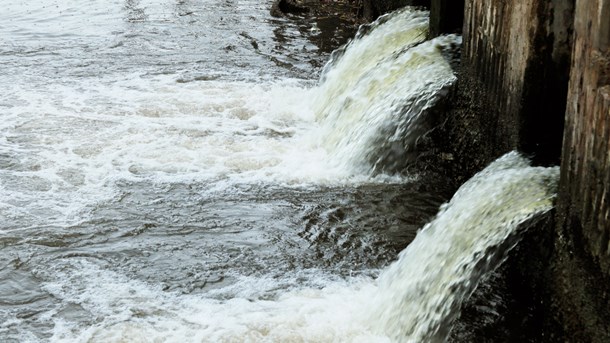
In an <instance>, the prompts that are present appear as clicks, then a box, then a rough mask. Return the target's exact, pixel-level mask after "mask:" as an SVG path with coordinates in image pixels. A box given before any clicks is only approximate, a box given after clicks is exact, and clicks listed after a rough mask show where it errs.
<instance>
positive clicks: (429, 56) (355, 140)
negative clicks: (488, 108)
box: [313, 8, 461, 174]
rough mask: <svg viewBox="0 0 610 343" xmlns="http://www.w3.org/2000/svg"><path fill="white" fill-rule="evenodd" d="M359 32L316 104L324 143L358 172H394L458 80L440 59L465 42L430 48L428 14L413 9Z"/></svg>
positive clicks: (439, 41)
mask: <svg viewBox="0 0 610 343" xmlns="http://www.w3.org/2000/svg"><path fill="white" fill-rule="evenodd" d="M361 31H362V32H359V34H358V36H357V37H359V39H356V40H354V41H352V42H350V44H348V45H347V46H346V47H345V51H342V50H340V51H339V52H337V53H335V55H336V56H334V57H333V58H332V59H331V61H330V62H329V64H328V65H327V67H326V69H325V70H324V72H323V76H322V80H323V81H322V83H321V85H320V87H319V89H318V96H317V97H316V98H315V101H314V103H313V107H314V111H315V113H316V116H317V118H318V120H319V121H320V122H321V123H322V130H321V131H320V132H319V135H320V137H319V139H320V141H321V143H320V144H321V145H322V146H324V147H325V148H326V149H327V150H328V151H330V154H331V156H332V158H333V159H335V160H336V161H337V163H338V164H340V165H343V166H349V167H350V168H355V169H356V170H357V171H358V173H364V174H366V173H370V172H371V171H374V172H380V171H382V172H397V171H400V170H401V168H403V167H404V166H405V164H406V163H408V162H409V158H408V157H407V156H408V155H407V154H408V153H409V151H410V150H412V149H413V145H414V144H415V143H416V141H417V139H418V138H420V137H421V136H422V135H423V134H424V133H425V131H426V130H427V129H428V127H427V126H426V122H425V119H426V118H425V114H426V111H427V110H428V109H429V108H431V106H433V105H434V104H435V103H436V102H437V101H438V99H439V98H440V97H442V96H443V95H444V93H445V91H446V90H447V88H448V87H449V86H450V85H451V84H453V82H454V81H455V79H456V77H455V75H454V72H453V70H452V69H451V66H450V64H449V61H448V60H447V59H446V58H445V56H444V55H443V52H444V51H448V50H451V49H454V48H455V47H456V46H459V44H460V43H461V37H459V36H455V35H448V36H441V37H437V38H434V39H432V40H430V41H425V38H426V36H427V34H428V12H425V11H414V10H412V9H409V8H407V9H403V10H401V11H398V12H395V13H393V14H390V15H387V16H384V17H381V18H380V19H379V20H378V21H377V22H376V23H373V24H372V26H371V27H367V28H366V31H364V30H361ZM344 168H345V167H344Z"/></svg>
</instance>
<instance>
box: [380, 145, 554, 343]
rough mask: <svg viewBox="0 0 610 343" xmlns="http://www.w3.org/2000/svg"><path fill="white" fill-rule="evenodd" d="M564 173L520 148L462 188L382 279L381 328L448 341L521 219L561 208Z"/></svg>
mask: <svg viewBox="0 0 610 343" xmlns="http://www.w3.org/2000/svg"><path fill="white" fill-rule="evenodd" d="M558 177H559V168H558V167H555V168H542V167H530V166H528V161H527V160H526V159H525V158H523V157H521V156H519V155H518V154H517V153H515V152H512V153H509V154H507V155H505V156H503V157H501V158H500V159H498V160H496V161H495V162H493V163H492V164H491V165H490V166H489V167H487V168H486V169H485V170H483V171H482V172H480V173H478V174H477V175H475V176H474V177H473V178H472V179H470V180H469V181H468V182H466V183H465V184H464V185H463V186H462V187H460V189H459V190H458V191H457V193H456V194H455V195H454V196H453V198H452V199H451V201H450V202H449V203H448V204H445V205H443V206H442V207H441V210H440V212H439V214H438V215H437V217H436V219H434V220H433V221H432V222H430V223H429V224H427V225H426V226H425V227H424V228H423V229H422V230H421V231H420V232H419V233H418V235H417V238H416V239H415V241H413V243H411V244H410V245H409V246H408V247H407V249H405V250H404V251H403V252H401V254H400V257H399V260H398V261H397V262H395V263H394V264H393V265H392V266H390V267H389V268H388V269H386V270H385V271H383V272H382V274H381V276H380V277H379V280H378V283H379V292H378V293H377V296H376V297H375V299H376V300H375V303H376V304H377V309H376V311H375V317H374V318H376V327H377V328H378V330H380V331H382V332H386V333H388V334H389V335H390V336H391V337H392V338H394V339H395V340H396V341H400V342H403V341H404V342H443V341H444V340H445V339H446V336H447V334H448V331H449V329H450V323H451V321H452V320H453V319H454V318H455V317H456V316H457V315H458V314H459V309H460V306H461V304H462V302H463V301H464V300H465V299H466V298H467V297H468V296H469V295H470V294H471V292H472V291H474V289H475V288H476V286H477V285H478V282H479V281H480V280H481V278H482V276H483V275H484V274H485V273H487V272H489V271H491V270H493V269H495V268H496V267H497V266H498V265H499V264H500V263H501V261H502V257H503V256H504V255H505V254H506V252H507V249H509V248H512V245H509V246H508V247H506V246H504V244H505V242H507V240H508V239H509V238H510V237H511V235H515V234H516V233H515V230H516V229H517V227H518V226H519V224H521V223H523V222H525V221H527V220H528V219H530V218H532V217H533V216H535V215H537V214H540V213H544V212H546V211H549V210H550V209H551V208H552V207H553V199H554V197H555V192H556V184H557V180H558ZM515 242H516V240H515Z"/></svg>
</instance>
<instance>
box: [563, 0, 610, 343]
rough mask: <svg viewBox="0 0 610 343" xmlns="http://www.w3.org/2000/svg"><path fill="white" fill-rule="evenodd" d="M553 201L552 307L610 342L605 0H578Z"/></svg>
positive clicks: (609, 32) (578, 336)
mask: <svg viewBox="0 0 610 343" xmlns="http://www.w3.org/2000/svg"><path fill="white" fill-rule="evenodd" d="M574 26H575V27H574V28H575V33H574V47H573V56H572V72H571V75H570V83H569V93H568V106H567V111H566V129H565V134H564V142H563V154H562V162H561V181H560V194H559V200H558V214H559V216H558V237H557V242H556V246H557V249H556V250H557V251H556V257H555V258H554V262H555V264H554V270H555V271H556V274H555V278H556V288H555V289H554V295H555V304H554V305H555V307H556V308H557V310H558V312H559V313H560V314H561V316H562V318H561V319H562V320H563V322H564V323H565V325H566V327H567V329H568V331H569V332H572V333H573V334H574V336H573V338H574V340H575V341H576V340H578V341H583V342H584V341H594V342H610V294H609V293H610V239H609V237H610V1H609V0H578V1H577V2H576V13H575V24H574Z"/></svg>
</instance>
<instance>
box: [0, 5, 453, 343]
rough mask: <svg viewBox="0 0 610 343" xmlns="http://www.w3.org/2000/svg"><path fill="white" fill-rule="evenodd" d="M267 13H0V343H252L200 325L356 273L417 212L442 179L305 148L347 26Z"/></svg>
mask: <svg viewBox="0 0 610 343" xmlns="http://www.w3.org/2000/svg"><path fill="white" fill-rule="evenodd" d="M270 5H271V1H248V0H246V1H236V0H225V1H212V0H204V1H189V0H185V1H136V0H133V1H132V0H126V1H114V0H105V1H101V0H97V1H91V2H87V3H86V4H85V3H82V2H77V1H44V0H36V1H28V2H8V3H4V4H3V7H4V9H3V10H2V11H1V14H0V65H2V71H3V72H2V73H0V85H1V86H2V88H3V95H2V97H1V98H0V116H1V117H2V121H1V123H0V132H1V135H0V280H2V282H1V283H0V341H3V342H38V341H83V342H88V341H100V342H121V341H126V342H136V341H142V342H148V341H153V340H154V339H158V340H159V341H222V339H221V338H218V337H225V336H226V332H225V331H231V332H234V335H235V337H240V338H238V339H237V338H235V339H237V340H238V341H239V340H244V341H248V339H251V340H254V341H257V340H259V339H257V337H256V336H247V332H249V331H247V330H246V331H244V332H246V333H244V332H242V331H240V329H239V328H237V329H236V328H232V327H230V328H223V329H222V330H220V329H215V326H214V324H213V323H214V322H213V321H211V322H210V320H212V319H214V318H215V317H218V320H219V321H221V322H227V321H230V320H229V319H234V318H241V317H240V316H246V315H248V313H250V311H251V309H250V307H249V306H250V305H245V304H242V305H240V304H241V303H240V301H245V302H246V303H248V302H250V303H252V302H254V303H255V304H259V303H258V302H260V301H265V300H276V299H282V297H285V296H286V294H292V293H290V292H295V291H298V290H301V289H313V290H316V289H322V288H328V287H331V288H332V287H334V285H338V284H340V285H343V284H348V285H351V284H352V283H354V282H356V281H354V280H359V279H360V278H364V279H370V278H372V277H375V276H376V275H377V274H378V272H379V269H380V268H382V267H384V266H386V265H387V264H388V263H389V262H391V261H392V260H394V259H395V258H396V256H397V253H398V252H399V251H400V250H401V249H402V248H404V247H405V246H406V245H407V244H408V243H409V242H410V241H411V240H412V239H413V237H414V236H415V233H416V231H417V229H418V228H420V227H421V226H422V225H423V224H424V223H425V222H427V221H428V220H429V219H430V217H431V216H432V215H433V214H434V213H436V210H437V209H438V206H439V204H440V203H441V202H442V201H443V200H445V199H446V198H447V197H448V196H449V194H448V187H446V186H445V184H444V182H439V181H438V180H430V179H427V178H425V177H420V178H413V177H382V176H378V177H376V178H371V177H369V176H368V175H360V174H358V173H357V172H354V171H352V170H345V169H340V168H339V169H338V168H337V167H336V166H334V165H333V164H332V161H329V160H328V154H327V153H326V152H325V151H324V150H323V149H321V148H320V147H319V146H317V145H316V144H314V143H315V135H314V136H313V137H314V138H312V136H311V132H315V130H317V127H318V126H319V124H318V123H317V122H316V121H315V118H314V116H313V115H312V111H311V109H310V103H309V102H310V99H311V98H312V92H313V91H312V86H313V85H314V84H315V83H316V80H317V77H318V75H319V73H320V70H321V67H322V66H323V64H324V63H325V61H326V60H327V59H328V56H329V53H330V51H332V49H333V48H335V47H337V45H338V44H339V43H341V42H343V41H344V40H345V35H346V33H345V32H336V31H334V30H335V25H334V22H333V21H332V20H329V19H328V18H326V19H324V21H319V22H316V21H315V20H313V19H301V20H291V19H282V18H272V17H271V16H270V15H269V13H268V12H269V8H270ZM320 30H322V31H320ZM312 141H313V142H314V143H312ZM294 299H300V298H298V297H295V298H294ZM331 299H332V297H331ZM299 301H302V303H301V304H302V305H298V304H297V305H294V304H293V305H290V306H288V307H287V308H290V309H291V310H293V309H295V308H300V307H301V306H303V307H307V304H310V303H311V302H310V301H307V300H306V299H305V300H299ZM280 304H282V303H281V302H280ZM252 306H254V305H252ZM256 306H259V305H256ZM261 306H262V305H261ZM274 306H275V305H274ZM279 306H280V307H281V305H279ZM320 306H331V307H332V306H337V305H336V304H333V302H332V301H330V300H328V299H327V301H326V303H325V305H320ZM206 311H209V312H206ZM263 312H264V311H263ZM314 313H315V311H314ZM311 317H315V314H314V315H311V316H309V317H307V316H306V318H311ZM201 318H204V319H205V320H203V319H201ZM210 318H212V319H210ZM320 320H322V321H324V318H320ZM244 321H246V322H256V321H255V320H250V319H248V320H244ZM303 321H304V322H307V320H303ZM287 322H292V321H288V320H287ZM294 322H299V320H294ZM219 327H220V326H219ZM223 330H224V331H223ZM232 330H233V331H232ZM257 330H259V329H257ZM261 330H262V329H261ZM291 330H292V331H291ZM294 330H297V331H298V329H289V328H287V329H285V333H286V335H288V336H281V335H280V336H276V338H277V337H279V338H277V340H280V341H287V340H289V339H288V338H286V337H292V336H289V334H288V333H290V332H293V331H294ZM337 330H339V331H340V330H341V328H340V327H338V329H337ZM345 330H346V332H348V331H349V328H346V329H345ZM221 331H222V332H221ZM259 331H260V330H259ZM263 331H264V330H263ZM303 331H304V330H303ZM257 332H258V331H257ZM282 332H284V331H282ZM216 334H218V335H220V336H218V337H217V336H215V335H216ZM223 335H224V336H223ZM227 337H228V336H227ZM248 337H250V338H248ZM282 337H284V338H285V340H284V339H283V338H282ZM310 337H314V338H312V340H319V341H328V340H329V339H328V338H325V337H326V336H315V335H314V336H310ZM316 337H317V338H316ZM333 337H335V338H334V339H339V340H344V341H350V340H351V339H350V338H349V337H350V336H342V334H341V333H337V334H336V335H335V336H333ZM337 337H339V338H337ZM341 337H343V338H341ZM301 338H302V337H301ZM226 340H227V341H231V340H230V339H226ZM296 340H297V341H298V339H296Z"/></svg>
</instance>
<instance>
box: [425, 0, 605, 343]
mask: <svg viewBox="0 0 610 343" xmlns="http://www.w3.org/2000/svg"><path fill="white" fill-rule="evenodd" d="M446 1H449V0H437V1H433V2H432V9H431V12H432V13H433V14H434V13H435V6H436V5H435V4H438V3H441V4H442V3H443V2H446ZM447 15H450V14H445V15H444V16H443V15H441V16H440V22H443V21H444V20H448V19H447V18H446V16H447ZM432 24H433V25H434V21H432ZM441 32H442V30H441ZM463 39H464V43H463V51H462V65H461V70H460V79H459V81H458V85H457V89H456V90H455V92H454V95H453V99H452V105H453V106H452V107H453V109H450V110H449V112H448V114H447V116H448V117H447V122H446V125H445V127H444V128H443V130H441V131H440V133H441V134H440V135H439V137H441V140H443V139H444V145H443V148H442V149H444V151H443V152H444V154H441V155H445V156H451V158H450V159H449V160H450V162H448V163H447V165H448V166H449V168H451V169H452V171H453V172H454V175H457V176H459V177H461V178H463V179H465V178H468V177H469V176H470V175H472V173H474V172H476V171H477V170H480V169H481V168H482V167H483V166H484V165H486V164H487V163H489V162H490V161H491V160H493V159H495V158H496V157H498V156H499V155H501V154H503V153H504V152H506V151H509V150H513V149H518V150H520V151H522V152H525V153H528V154H530V155H531V156H533V157H534V161H535V162H536V163H538V164H557V163H559V162H560V163H561V180H560V192H559V196H558V201H557V202H558V203H557V212H556V214H557V215H556V223H557V224H556V225H554V227H553V228H550V229H552V230H550V231H549V232H550V234H549V239H545V240H541V241H540V242H538V245H539V246H538V248H536V245H532V246H530V247H529V248H528V249H522V250H521V253H522V254H523V255H524V256H520V257H518V258H514V259H513V261H512V263H514V264H515V265H517V266H518V269H520V271H519V272H517V274H519V273H521V275H523V279H528V280H530V282H529V283H530V286H531V287H530V288H529V291H530V292H531V294H535V299H536V301H535V302H536V304H532V306H536V307H537V310H536V311H537V313H539V316H538V317H542V318H544V320H543V321H542V322H541V323H540V328H541V332H540V336H539V337H538V340H537V341H543V342H556V341H566V342H610V0H532V1H509V0H466V1H465V7H464V26H463ZM564 123H565V130H564ZM543 245H544V246H543ZM528 260H532V261H535V263H534V262H532V263H530V262H528ZM509 262H511V261H509ZM531 266H535V267H531ZM532 268H535V269H532ZM528 287H529V286H528ZM524 289H527V287H525V288H524Z"/></svg>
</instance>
